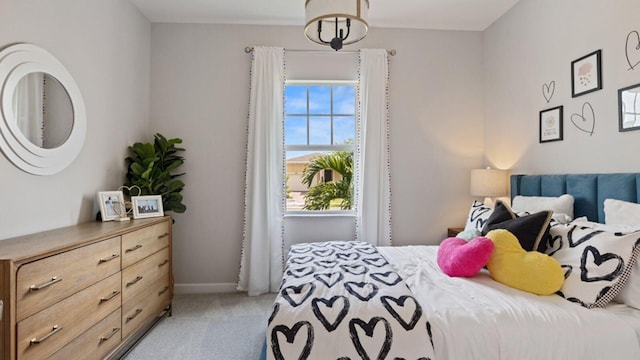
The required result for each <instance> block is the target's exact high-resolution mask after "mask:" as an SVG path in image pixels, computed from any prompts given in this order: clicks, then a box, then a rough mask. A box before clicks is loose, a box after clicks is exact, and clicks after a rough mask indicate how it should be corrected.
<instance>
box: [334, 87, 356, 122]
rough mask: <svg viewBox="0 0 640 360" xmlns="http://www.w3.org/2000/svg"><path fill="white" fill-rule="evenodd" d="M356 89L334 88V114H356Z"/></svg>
mask: <svg viewBox="0 0 640 360" xmlns="http://www.w3.org/2000/svg"><path fill="white" fill-rule="evenodd" d="M355 102H356V97H355V87H354V86H353V85H350V86H334V87H333V113H334V114H345V115H351V114H355V113H356V105H355Z"/></svg>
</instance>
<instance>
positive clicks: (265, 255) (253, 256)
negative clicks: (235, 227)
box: [238, 47, 286, 296]
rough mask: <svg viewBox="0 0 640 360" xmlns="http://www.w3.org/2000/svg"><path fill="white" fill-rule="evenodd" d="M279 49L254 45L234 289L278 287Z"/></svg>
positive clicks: (281, 205) (281, 186)
mask: <svg viewBox="0 0 640 360" xmlns="http://www.w3.org/2000/svg"><path fill="white" fill-rule="evenodd" d="M284 69H285V67H284V49H283V48H274V47H254V50H253V54H252V60H251V90H250V100H249V126H248V129H247V130H248V143H247V163H246V166H247V168H246V188H245V215H244V216H245V218H244V237H243V240H242V254H241V262H240V275H239V278H238V290H240V291H247V292H248V294H249V295H251V296H253V295H260V294H263V293H267V292H276V291H278V288H279V285H280V280H281V278H282V267H283V262H284V249H283V233H284V211H285V202H284V201H285V198H286V196H285V195H286V186H285V182H284V179H285V161H284V156H285V155H284V119H283V116H284V81H285V76H284Z"/></svg>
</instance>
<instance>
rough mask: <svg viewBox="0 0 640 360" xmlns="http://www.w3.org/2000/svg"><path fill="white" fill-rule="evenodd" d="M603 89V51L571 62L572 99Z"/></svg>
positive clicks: (597, 51)
mask: <svg viewBox="0 0 640 360" xmlns="http://www.w3.org/2000/svg"><path fill="white" fill-rule="evenodd" d="M594 63H595V64H594ZM601 89H602V50H596V51H594V52H592V53H589V54H587V55H585V56H583V57H581V58H579V59H576V60H574V61H572V62H571V97H572V98H574V97H578V96H581V95H585V94H588V93H591V92H594V91H598V90H601Z"/></svg>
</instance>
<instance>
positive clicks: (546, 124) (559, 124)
mask: <svg viewBox="0 0 640 360" xmlns="http://www.w3.org/2000/svg"><path fill="white" fill-rule="evenodd" d="M563 113H564V107H563V106H562V105H560V106H556V107H553V108H549V109H545V110H542V111H540V123H539V129H540V132H539V141H540V143H541V144H542V143H546V142H552V141H562V140H563V136H564V134H563V128H564V124H563Z"/></svg>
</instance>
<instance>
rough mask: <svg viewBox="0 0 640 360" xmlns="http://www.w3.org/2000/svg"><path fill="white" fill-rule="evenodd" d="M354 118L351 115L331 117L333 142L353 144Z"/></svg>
mask: <svg viewBox="0 0 640 360" xmlns="http://www.w3.org/2000/svg"><path fill="white" fill-rule="evenodd" d="M355 128H356V125H355V119H354V117H353V116H336V117H334V118H333V143H334V144H337V145H340V144H354V140H355V132H356V131H355Z"/></svg>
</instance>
